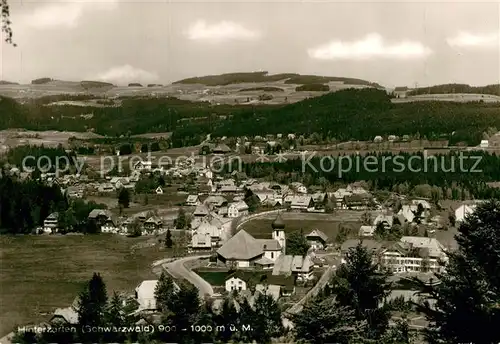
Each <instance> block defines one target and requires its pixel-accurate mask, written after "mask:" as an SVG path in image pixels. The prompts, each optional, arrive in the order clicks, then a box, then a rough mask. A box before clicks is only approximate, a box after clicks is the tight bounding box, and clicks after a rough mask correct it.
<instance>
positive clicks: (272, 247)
mask: <svg viewBox="0 0 500 344" xmlns="http://www.w3.org/2000/svg"><path fill="white" fill-rule="evenodd" d="M255 240H257V242H258V243H260V244H261V245H262V251H279V250H281V245H280V243H279V242H278V240H274V239H255Z"/></svg>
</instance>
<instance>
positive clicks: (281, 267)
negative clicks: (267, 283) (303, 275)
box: [273, 255, 313, 275]
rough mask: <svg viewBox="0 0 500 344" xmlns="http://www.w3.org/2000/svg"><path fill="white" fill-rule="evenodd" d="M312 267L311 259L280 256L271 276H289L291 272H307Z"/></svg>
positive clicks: (307, 257)
mask: <svg viewBox="0 0 500 344" xmlns="http://www.w3.org/2000/svg"><path fill="white" fill-rule="evenodd" d="M312 266H313V262H312V260H311V257H309V256H306V257H302V256H292V255H281V256H280V257H279V258H278V259H277V260H276V263H275V265H274V269H273V275H283V274H285V275H286V274H290V273H292V272H309V271H310V268H311V267H312Z"/></svg>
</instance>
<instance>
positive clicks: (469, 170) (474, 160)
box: [226, 152, 500, 200]
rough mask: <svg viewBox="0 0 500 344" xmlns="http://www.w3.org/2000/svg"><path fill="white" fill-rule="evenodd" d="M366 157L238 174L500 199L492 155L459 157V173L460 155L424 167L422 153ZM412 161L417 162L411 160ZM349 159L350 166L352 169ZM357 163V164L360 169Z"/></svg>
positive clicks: (498, 169)
mask: <svg viewBox="0 0 500 344" xmlns="http://www.w3.org/2000/svg"><path fill="white" fill-rule="evenodd" d="M368 156H371V158H367V157H364V159H363V158H361V157H359V156H355V155H351V156H342V157H340V159H342V160H340V159H339V158H336V159H333V158H332V159H329V158H323V157H313V158H311V159H310V160H309V159H308V158H307V157H306V158H305V159H294V160H288V161H286V162H280V163H278V162H264V163H260V162H256V163H242V169H243V172H245V174H246V175H247V176H248V177H250V178H263V177H266V178H271V179H273V180H274V181H276V182H280V183H287V184H289V183H290V182H296V181H298V182H302V183H304V184H305V185H307V186H311V185H317V186H318V185H321V186H325V185H326V184H328V185H334V184H335V183H339V182H340V183H352V182H355V181H366V182H368V184H369V185H370V186H371V188H372V189H373V190H388V191H395V192H400V193H403V194H406V193H409V192H411V191H412V190H414V189H415V188H416V189H417V193H418V195H417V196H420V197H427V198H431V197H434V198H438V199H456V200H459V199H469V198H475V199H488V198H500V189H497V188H491V187H489V186H488V185H487V184H486V183H487V182H491V181H498V180H500V157H499V156H497V155H495V154H488V153H484V152H469V153H467V155H466V154H464V155H462V161H463V162H462V167H461V166H460V154H454V153H450V154H446V155H439V154H438V155H435V156H434V157H432V158H431V157H428V160H427V162H424V161H425V159H424V158H423V154H421V153H417V154H408V153H400V154H398V155H394V154H392V153H378V154H377V153H373V154H370V155H368ZM416 156H419V157H420V159H416V158H415V157H416ZM348 158H349V159H350V161H351V164H352V167H351V168H349V163H348V161H347V159H348ZM466 158H467V159H466ZM356 159H359V161H360V162H359V164H358V163H357V160H356ZM370 160H372V161H376V162H377V164H373V163H366V165H365V162H368V161H370ZM384 161H385V162H384ZM236 163H237V162H236V161H233V166H226V171H227V172H229V171H231V170H234V169H235V168H237V166H236ZM401 164H402V165H403V166H404V168H403V167H402V166H401ZM410 164H411V165H410ZM322 166H323V168H322ZM332 166H333V167H332ZM417 186H418V187H417Z"/></svg>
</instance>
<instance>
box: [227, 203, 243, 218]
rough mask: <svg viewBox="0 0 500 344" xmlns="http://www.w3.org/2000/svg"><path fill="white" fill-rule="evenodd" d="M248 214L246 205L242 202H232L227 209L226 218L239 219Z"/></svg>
mask: <svg viewBox="0 0 500 344" xmlns="http://www.w3.org/2000/svg"><path fill="white" fill-rule="evenodd" d="M247 214H248V205H247V204H246V203H245V202H244V201H239V202H233V203H231V204H229V206H228V208H227V216H228V217H239V216H244V215H247Z"/></svg>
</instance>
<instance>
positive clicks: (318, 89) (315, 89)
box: [295, 84, 330, 92]
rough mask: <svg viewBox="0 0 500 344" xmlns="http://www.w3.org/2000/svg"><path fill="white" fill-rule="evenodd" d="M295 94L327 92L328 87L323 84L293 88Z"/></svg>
mask: <svg viewBox="0 0 500 344" xmlns="http://www.w3.org/2000/svg"><path fill="white" fill-rule="evenodd" d="M295 91H296V92H302V91H311V92H328V91H330V87H329V86H328V85H325V84H305V85H302V86H297V87H295Z"/></svg>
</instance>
